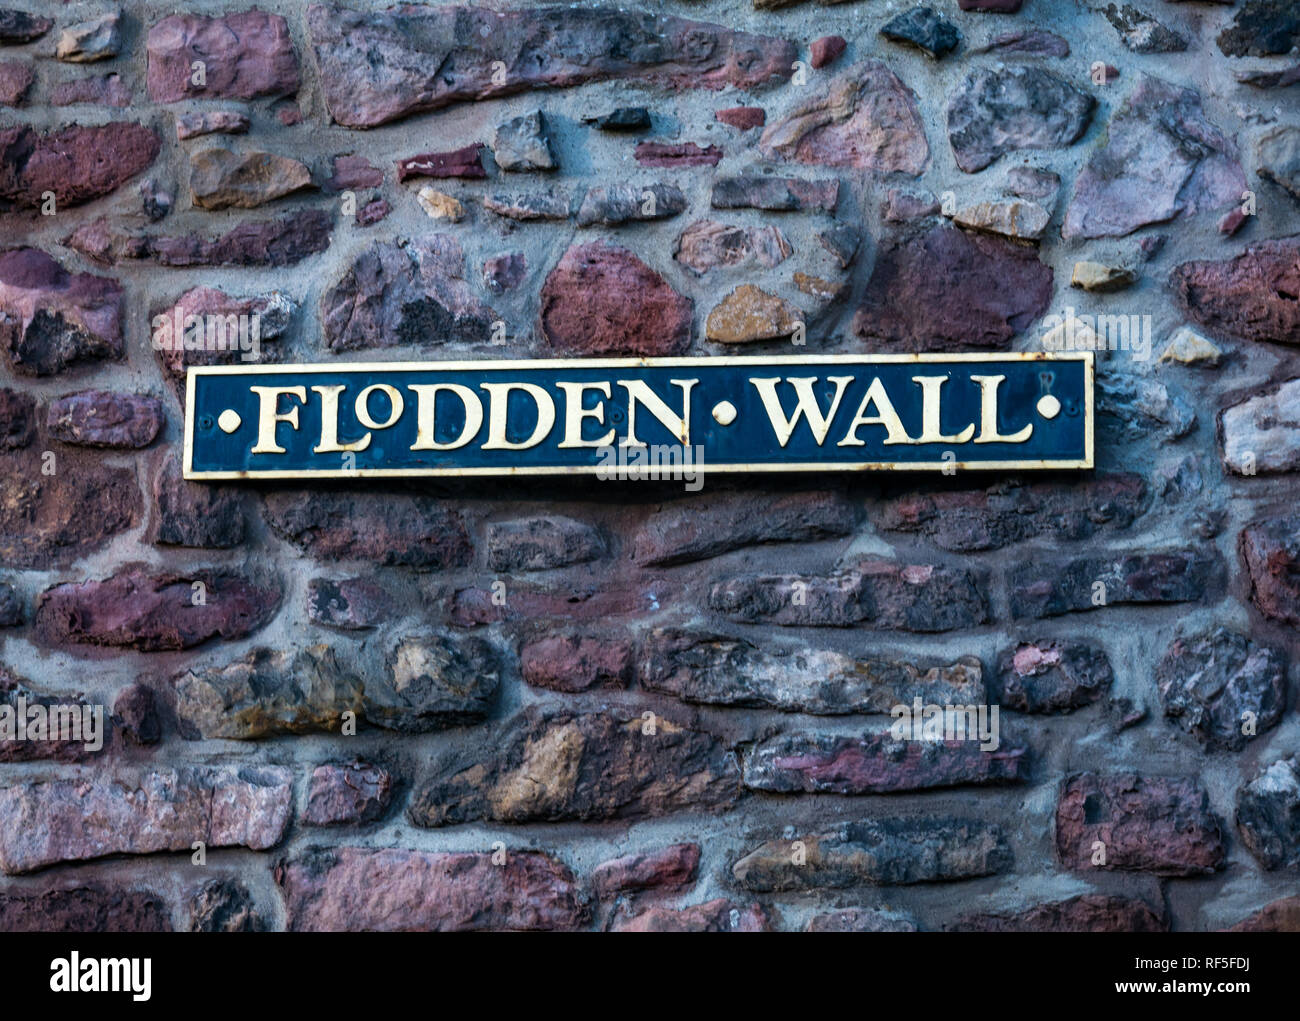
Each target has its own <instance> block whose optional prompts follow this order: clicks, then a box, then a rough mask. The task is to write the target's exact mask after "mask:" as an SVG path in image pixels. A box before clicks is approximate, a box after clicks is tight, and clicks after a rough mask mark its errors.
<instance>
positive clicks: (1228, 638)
mask: <svg viewBox="0 0 1300 1021" xmlns="http://www.w3.org/2000/svg"><path fill="white" fill-rule="evenodd" d="M1155 679H1156V685H1157V686H1158V688H1159V691H1160V699H1161V701H1162V702H1163V703H1164V709H1165V715H1166V716H1167V717H1169V718H1170V719H1172V720H1174V721H1175V722H1176V723H1177V724H1178V725H1179V726H1181V727H1182V728H1183V729H1184V730H1186V731H1187V732H1188V733H1190V734H1192V735H1193V736H1194V737H1196V738H1197V740H1199V741H1200V742H1201V744H1203V745H1204V746H1206V747H1208V748H1227V749H1229V750H1231V751H1240V750H1241V749H1242V748H1244V747H1245V746H1246V743H1247V741H1249V740H1250V739H1251V738H1253V737H1254V736H1255V735H1256V734H1262V733H1263V732H1264V731H1266V730H1271V729H1272V728H1273V727H1275V726H1277V724H1278V723H1279V722H1280V720H1281V719H1282V713H1283V711H1284V710H1285V708H1286V656H1285V655H1284V654H1283V653H1282V652H1281V651H1280V650H1278V649H1274V648H1271V647H1269V646H1267V645H1261V644H1259V643H1257V642H1252V641H1251V640H1250V639H1249V638H1247V637H1246V636H1245V635H1240V634H1237V633H1235V632H1232V631H1229V630H1227V629H1226V628H1223V627H1219V628H1215V629H1214V630H1213V631H1207V632H1204V633H1202V634H1198V635H1193V636H1190V637H1180V638H1177V639H1175V641H1174V643H1173V644H1172V645H1171V646H1170V647H1169V650H1168V651H1167V652H1166V653H1165V656H1164V658H1163V659H1162V660H1161V661H1160V663H1159V665H1158V666H1157V667H1156V675H1155Z"/></svg>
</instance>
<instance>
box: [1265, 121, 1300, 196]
mask: <svg viewBox="0 0 1300 1021" xmlns="http://www.w3.org/2000/svg"><path fill="white" fill-rule="evenodd" d="M1257 154H1258V155H1257V162H1258V164H1259V176H1260V177H1262V178H1264V180H1266V181H1272V182H1273V183H1274V184H1276V185H1277V186H1278V187H1280V188H1284V189H1286V191H1287V192H1289V193H1290V195H1291V197H1292V198H1294V199H1297V200H1300V128H1293V127H1289V126H1283V127H1279V128H1274V129H1273V130H1272V131H1270V132H1268V134H1266V135H1264V136H1263V137H1261V138H1260V140H1259V147H1258V150H1257Z"/></svg>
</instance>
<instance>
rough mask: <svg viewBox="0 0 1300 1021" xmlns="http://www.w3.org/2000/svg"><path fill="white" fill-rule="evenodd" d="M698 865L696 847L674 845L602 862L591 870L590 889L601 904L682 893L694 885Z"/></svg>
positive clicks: (698, 849)
mask: <svg viewBox="0 0 1300 1021" xmlns="http://www.w3.org/2000/svg"><path fill="white" fill-rule="evenodd" d="M699 864H700V845H699V844H673V845H671V846H669V847H665V848H663V849H662V850H657V851H642V852H638V853H636V854H628V855H624V856H623V857H621V858H614V859H612V860H610V861H606V862H601V863H600V864H599V865H597V866H596V867H595V869H593V870H592V873H591V886H592V889H593V890H594V891H595V893H596V896H597V897H600V898H601V899H602V900H608V899H610V898H612V897H616V896H618V895H619V894H626V893H642V892H644V891H646V890H653V891H654V892H656V893H661V892H666V891H670V890H681V889H684V888H685V887H688V886H690V885H691V884H692V883H694V882H695V871H696V869H697V868H699Z"/></svg>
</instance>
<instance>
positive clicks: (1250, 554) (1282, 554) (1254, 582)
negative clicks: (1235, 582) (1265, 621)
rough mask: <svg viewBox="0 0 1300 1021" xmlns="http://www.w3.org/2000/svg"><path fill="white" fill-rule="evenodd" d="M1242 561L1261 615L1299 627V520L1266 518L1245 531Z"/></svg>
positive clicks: (1251, 595) (1242, 538) (1239, 543)
mask: <svg viewBox="0 0 1300 1021" xmlns="http://www.w3.org/2000/svg"><path fill="white" fill-rule="evenodd" d="M1238 549H1239V551H1240V553H1241V560H1242V563H1243V565H1244V566H1245V568H1246V572H1247V574H1248V575H1249V576H1250V598H1251V601H1252V602H1253V603H1254V604H1255V606H1256V607H1257V608H1258V609H1259V612H1260V613H1262V614H1264V616H1266V617H1270V618H1272V619H1273V620H1277V621H1281V622H1283V623H1285V624H1300V518H1282V517H1279V518H1264V519H1262V520H1259V521H1255V522H1252V523H1251V524H1250V525H1248V526H1247V527H1246V528H1244V529H1242V532H1241V538H1240V540H1239V542H1238Z"/></svg>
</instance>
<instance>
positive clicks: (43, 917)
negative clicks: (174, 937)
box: [0, 886, 172, 933]
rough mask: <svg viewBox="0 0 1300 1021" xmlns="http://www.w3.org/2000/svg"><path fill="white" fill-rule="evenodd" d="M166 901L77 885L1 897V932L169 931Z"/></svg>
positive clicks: (153, 895)
mask: <svg viewBox="0 0 1300 1021" xmlns="http://www.w3.org/2000/svg"><path fill="white" fill-rule="evenodd" d="M169 914H170V911H169V909H168V905H167V903H166V901H164V900H163V899H162V898H161V897H159V896H158V895H157V894H156V893H153V892H151V891H149V890H130V889H120V888H105V887H102V886H76V887H72V888H71V889H53V890H41V891H40V892H27V891H25V890H24V891H20V890H6V891H5V892H4V893H3V894H0V929H3V930H4V931H5V932H68V933H84V932H170V931H171V929H172V925H171V920H170V919H169V918H168V915H169Z"/></svg>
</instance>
